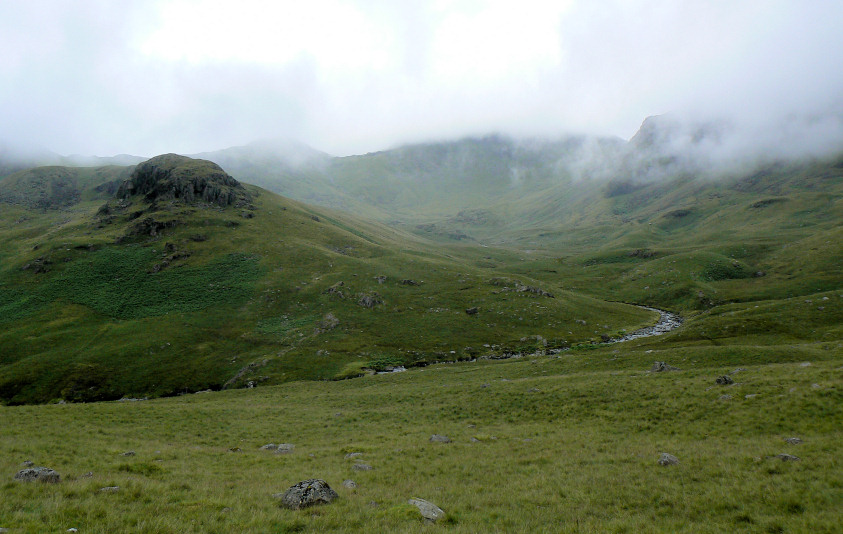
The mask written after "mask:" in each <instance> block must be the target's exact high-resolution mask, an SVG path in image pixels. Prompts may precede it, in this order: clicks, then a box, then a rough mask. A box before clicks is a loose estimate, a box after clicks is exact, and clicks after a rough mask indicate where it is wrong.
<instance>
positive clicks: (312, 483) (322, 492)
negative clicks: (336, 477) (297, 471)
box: [281, 478, 338, 510]
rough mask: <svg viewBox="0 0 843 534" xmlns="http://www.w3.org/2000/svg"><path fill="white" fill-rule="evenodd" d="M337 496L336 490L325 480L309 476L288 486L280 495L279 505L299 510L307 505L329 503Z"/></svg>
mask: <svg viewBox="0 0 843 534" xmlns="http://www.w3.org/2000/svg"><path fill="white" fill-rule="evenodd" d="M337 497H338V495H337V492H336V491H334V490H332V489H331V486H329V485H328V483H327V482H325V481H324V480H322V479H318V478H311V479H309V480H303V481H301V482H299V483H298V484H295V485H293V486H290V489H288V490H287V491H286V492H284V495H282V496H281V506H282V507H284V508H289V509H290V510H300V509H302V508H307V507H309V506H316V505H319V504H330V503H331V502H332V501H333V500H334V499H336V498H337Z"/></svg>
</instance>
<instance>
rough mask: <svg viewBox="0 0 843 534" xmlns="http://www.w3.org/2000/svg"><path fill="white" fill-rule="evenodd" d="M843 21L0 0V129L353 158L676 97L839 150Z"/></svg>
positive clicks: (150, 151) (546, 6)
mask: <svg viewBox="0 0 843 534" xmlns="http://www.w3.org/2000/svg"><path fill="white" fill-rule="evenodd" d="M841 24H843V2H840V1H839V0H834V1H832V0H829V1H825V0H801V1H798V0H794V1H784V0H729V1H726V0H707V1H704V0H698V1H683V0H661V1H658V0H600V1H594V0H558V1H533V0H520V1H519V2H513V1H497V0H490V1H475V0H454V1H447V0H431V1H426V2H422V1H412V0H409V1H402V2H395V1H392V0H368V1H366V0H348V1H344V0H308V1H301V0H296V1H291V2H288V1H284V0H280V1H258V0H238V1H236V2H235V1H221V0H207V1H197V0H167V1H153V0H150V1H133V0H125V1H121V2H114V1H110V0H101V1H96V0H74V1H71V0H51V1H50V0H0V50H2V54H0V140H4V142H6V143H12V144H16V145H19V146H40V147H43V148H47V149H50V150H53V151H55V152H58V153H61V154H85V155H100V156H107V155H114V154H119V153H130V154H135V155H141V156H151V155H155V154H158V153H163V152H179V153H196V152H201V151H209V150H216V149H221V148H225V147H229V146H236V145H242V144H246V143H249V142H252V141H256V140H260V139H267V138H273V139H295V140H298V141H301V142H304V143H306V144H308V145H310V146H312V147H314V148H316V149H319V150H323V151H325V152H328V153H330V154H333V155H348V154H360V153H365V152H370V151H376V150H382V149H385V148H389V147H393V146H397V145H400V144H405V143H412V142H420V141H428V140H437V139H454V138H459V137H463V136H468V135H483V134H488V133H492V132H496V133H503V134H508V135H511V136H514V137H559V136H562V135H565V134H570V133H575V134H581V133H585V134H594V135H605V136H618V137H621V138H623V139H629V138H630V137H631V136H632V135H633V134H634V133H635V131H636V130H637V128H638V127H639V125H640V124H641V122H642V120H643V119H644V118H645V117H647V116H650V115H657V114H663V113H671V114H676V115H677V116H683V117H690V118H694V119H697V120H705V119H711V118H716V119H728V120H729V121H731V122H732V123H734V124H739V125H741V126H742V128H743V131H745V132H749V133H747V135H746V138H747V139H755V138H756V137H759V136H760V137H764V136H766V137H768V138H770V140H769V144H770V146H777V147H783V146H792V144H793V143H801V144H803V145H806V146H808V145H810V146H815V145H817V144H823V145H830V146H837V147H838V148H840V147H841V146H843V145H841V144H840V143H843V126H841V125H843V68H841V66H843V32H841V31H840V27H841ZM829 117H831V118H830V119H829ZM783 124H788V125H790V126H788V127H787V128H783V127H782V125H783ZM793 125H807V128H808V129H809V130H810V132H809V134H806V133H805V132H804V131H803V129H802V126H793ZM771 132H772V133H771ZM748 142H749V141H748Z"/></svg>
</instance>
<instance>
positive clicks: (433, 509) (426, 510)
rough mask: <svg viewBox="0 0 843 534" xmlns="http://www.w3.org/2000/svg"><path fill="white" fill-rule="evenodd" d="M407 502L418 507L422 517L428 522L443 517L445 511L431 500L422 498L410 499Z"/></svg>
mask: <svg viewBox="0 0 843 534" xmlns="http://www.w3.org/2000/svg"><path fill="white" fill-rule="evenodd" d="M407 502H408V503H410V504H412V505H413V506H415V507H416V508H418V509H419V512H421V515H422V517H423V518H425V519H426V520H428V521H430V522H433V523H435V522H436V521H438V520H439V519H442V518H443V517H445V511H444V510H442V509H441V508H439V507H438V506H436V505H435V504H433V503H432V502H428V501H425V500H424V499H410V500H409V501H407Z"/></svg>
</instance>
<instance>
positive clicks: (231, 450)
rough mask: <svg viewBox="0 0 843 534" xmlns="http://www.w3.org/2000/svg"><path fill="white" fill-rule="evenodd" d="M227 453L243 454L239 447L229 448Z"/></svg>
mask: <svg viewBox="0 0 843 534" xmlns="http://www.w3.org/2000/svg"><path fill="white" fill-rule="evenodd" d="M228 452H243V449H241V448H240V447H230V448H229V449H228Z"/></svg>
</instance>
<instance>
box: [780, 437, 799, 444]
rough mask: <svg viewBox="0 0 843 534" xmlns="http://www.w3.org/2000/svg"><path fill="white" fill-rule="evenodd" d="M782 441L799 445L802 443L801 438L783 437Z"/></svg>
mask: <svg viewBox="0 0 843 534" xmlns="http://www.w3.org/2000/svg"><path fill="white" fill-rule="evenodd" d="M784 441H785V443H789V444H791V445H799V444H800V443H802V440H801V439H799V438H785V439H784Z"/></svg>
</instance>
